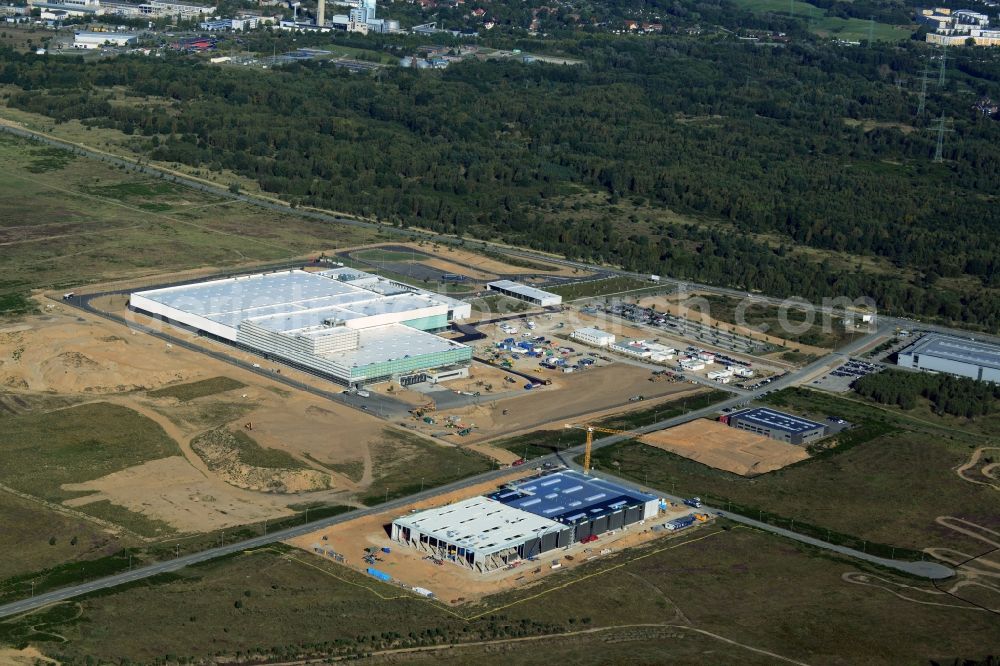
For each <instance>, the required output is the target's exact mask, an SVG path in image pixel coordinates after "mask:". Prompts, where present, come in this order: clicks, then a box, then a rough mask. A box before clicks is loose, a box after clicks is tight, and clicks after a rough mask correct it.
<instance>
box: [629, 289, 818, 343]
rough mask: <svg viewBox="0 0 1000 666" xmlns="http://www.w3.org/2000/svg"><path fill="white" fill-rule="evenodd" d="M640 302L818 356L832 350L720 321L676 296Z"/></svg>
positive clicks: (657, 297)
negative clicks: (679, 300)
mask: <svg viewBox="0 0 1000 666" xmlns="http://www.w3.org/2000/svg"><path fill="white" fill-rule="evenodd" d="M639 304H640V305H642V306H643V307H650V306H653V307H655V308H656V309H657V310H659V311H660V312H667V313H669V314H672V315H676V316H686V317H687V318H688V319H690V320H692V321H700V322H701V323H703V324H706V325H709V326H714V325H718V327H719V328H720V329H722V330H724V331H735V332H736V333H739V334H740V335H745V336H747V337H750V338H754V339H755V340H765V339H766V340H769V341H770V342H772V343H774V344H777V345H780V346H782V347H788V348H789V349H797V350H799V351H800V352H802V353H803V354H816V355H817V356H825V355H826V354H828V353H829V352H830V350H829V349H825V348H823V347H813V346H810V345H804V344H801V343H798V342H792V341H790V340H785V339H784V338H779V337H778V336H776V335H773V334H772V333H770V332H768V333H761V332H759V331H755V330H754V329H752V328H747V327H745V326H737V325H735V324H730V323H729V322H725V321H720V320H718V319H714V318H713V317H711V316H709V315H708V314H706V313H703V312H701V311H699V310H698V309H697V308H694V307H691V305H690V303H689V304H687V305H685V303H684V302H681V303H678V302H677V300H676V299H675V298H666V297H663V296H651V297H648V298H643V299H642V300H640V301H639Z"/></svg>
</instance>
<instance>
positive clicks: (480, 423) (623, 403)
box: [421, 364, 704, 443]
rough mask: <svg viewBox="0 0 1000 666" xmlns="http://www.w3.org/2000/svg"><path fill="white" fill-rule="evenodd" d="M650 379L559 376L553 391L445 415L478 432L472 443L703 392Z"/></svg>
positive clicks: (607, 371)
mask: <svg viewBox="0 0 1000 666" xmlns="http://www.w3.org/2000/svg"><path fill="white" fill-rule="evenodd" d="M553 376H554V375H553ZM648 377H649V373H648V372H647V371H644V370H641V369H637V368H634V367H632V366H628V365H617V364H616V365H611V366H607V367H604V368H596V369H592V370H587V371H585V372H580V373H573V374H570V375H561V376H560V377H559V379H558V381H554V383H553V384H552V386H545V387H542V388H539V389H534V390H532V391H525V390H523V389H522V390H521V391H520V395H518V396H517V397H513V398H509V399H507V400H496V401H494V400H488V399H487V398H486V397H485V396H484V398H483V401H482V402H481V403H480V404H478V405H473V406H470V407H463V408H462V409H455V410H447V411H445V412H443V413H442V416H459V417H461V418H462V422H463V423H464V424H466V425H470V426H471V425H473V424H474V425H475V430H474V431H473V433H472V434H471V435H469V436H468V437H467V438H465V441H468V442H469V443H474V442H482V441H485V440H487V439H492V438H494V437H498V436H501V435H503V436H506V435H511V434H514V433H517V432H520V431H523V430H530V429H534V428H538V427H541V426H546V425H551V427H552V428H562V427H564V425H565V424H566V423H575V422H581V421H586V420H587V419H588V418H593V417H595V416H598V415H601V414H604V413H607V412H609V411H614V412H616V413H617V412H622V411H625V410H627V409H639V408H642V409H648V408H650V407H652V406H653V405H655V404H657V402H658V401H657V399H658V398H666V399H668V400H669V399H675V398H677V397H680V396H682V395H691V394H693V393H695V392H698V391H702V390H704V389H703V388H701V387H697V386H693V385H691V384H687V383H673V384H671V383H666V382H657V383H653V382H650V381H648ZM522 384H523V382H520V383H518V384H516V385H513V386H515V387H520V386H521V385H522ZM633 395H643V396H644V397H645V398H646V399H645V400H643V401H641V402H629V401H628V399H629V397H630V396H633ZM664 401H665V400H664ZM505 410H506V412H507V413H506V414H504V411H505ZM421 429H424V428H421ZM438 429H439V428H438ZM426 430H427V431H428V432H434V431H436V430H435V428H434V426H426Z"/></svg>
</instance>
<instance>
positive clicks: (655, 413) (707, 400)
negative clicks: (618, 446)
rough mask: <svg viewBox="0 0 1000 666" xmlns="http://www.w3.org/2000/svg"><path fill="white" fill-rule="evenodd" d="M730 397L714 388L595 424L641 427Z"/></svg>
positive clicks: (617, 428) (730, 395) (608, 426)
mask: <svg viewBox="0 0 1000 666" xmlns="http://www.w3.org/2000/svg"><path fill="white" fill-rule="evenodd" d="M730 397H732V394H730V393H727V392H726V391H719V390H715V389H712V390H710V391H706V392H704V393H698V394H695V395H691V396H687V397H684V398H679V399H677V400H670V401H668V402H664V403H661V404H659V405H654V406H653V407H649V408H647V409H637V410H635V411H632V412H622V413H621V414H615V415H613V416H609V417H606V418H603V419H601V420H600V421H598V422H597V423H596V424H594V425H599V426H601V427H602V428H612V429H614V430H631V429H632V428H640V427H642V426H646V425H650V424H652V423H656V422H657V421H662V420H664V419H670V418H673V417H675V416H680V415H681V414H687V413H688V412H693V411H695V410H697V409H703V408H705V407H708V406H710V405H713V404H715V403H717V402H720V401H722V400H725V399H726V398H730Z"/></svg>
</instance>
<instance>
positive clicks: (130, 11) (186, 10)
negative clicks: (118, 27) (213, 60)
mask: <svg viewBox="0 0 1000 666" xmlns="http://www.w3.org/2000/svg"><path fill="white" fill-rule="evenodd" d="M28 7H29V9H30V8H32V7H34V8H38V9H40V10H41V18H43V19H50V20H63V19H67V18H92V17H94V16H102V15H106V16H120V17H122V18H145V17H149V18H159V17H164V16H170V17H177V18H179V19H192V18H199V17H201V16H206V15H211V14H213V13H215V10H216V8H215V7H214V6H211V5H199V4H194V3H190V2H176V1H173V0H170V1H168V0H149V2H142V3H136V2H125V1H124V0H42V1H40V2H39V1H37V0H36V1H35V2H29V4H28Z"/></svg>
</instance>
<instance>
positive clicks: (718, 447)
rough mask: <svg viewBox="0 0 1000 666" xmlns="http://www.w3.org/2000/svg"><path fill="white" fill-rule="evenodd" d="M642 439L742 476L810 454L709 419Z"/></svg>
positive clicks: (775, 466) (644, 441) (796, 460)
mask: <svg viewBox="0 0 1000 666" xmlns="http://www.w3.org/2000/svg"><path fill="white" fill-rule="evenodd" d="M640 441H642V442H643V443H644V444H648V445H649V446H655V447H656V448H658V449H663V450H664V451H670V452H671V453H676V454H677V455H679V456H684V457H685V458H690V459H691V460H695V461H697V462H700V463H701V464H703V465H708V466H709V467H714V468H716V469H722V470H725V471H727V472H732V473H734V474H740V475H742V476H757V475H758V474H764V473H765V472H771V471H774V470H776V469H781V468H782V467H787V466H788V465H791V464H792V463H794V462H798V461H800V460H805V459H806V458H808V457H809V454H808V453H806V450H805V448H804V447H801V446H795V445H793V444H785V443H784V442H779V441H776V440H773V439H770V438H769V437H762V436H761V435H755V434H753V433H750V432H746V431H743V430H737V429H736V428H730V427H729V426H727V425H725V424H723V423H719V422H718V421H709V420H707V419H698V420H697V421H691V422H689V423H685V424H683V425H679V426H676V427H674V428H667V429H666V430H658V431H656V432H653V433H650V434H648V435H644V436H643V437H642V438H641V439H640Z"/></svg>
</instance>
